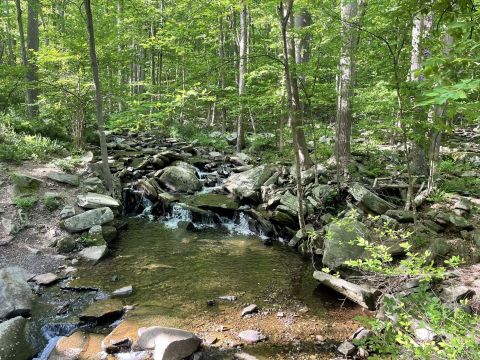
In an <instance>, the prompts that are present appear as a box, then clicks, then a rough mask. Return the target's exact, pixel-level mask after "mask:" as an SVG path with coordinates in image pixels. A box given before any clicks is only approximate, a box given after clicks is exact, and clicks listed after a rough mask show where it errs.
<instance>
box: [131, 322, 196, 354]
mask: <svg viewBox="0 0 480 360" xmlns="http://www.w3.org/2000/svg"><path fill="white" fill-rule="evenodd" d="M138 335H139V338H138V342H137V346H138V347H140V348H141V349H153V348H154V349H155V353H154V359H155V360H180V359H184V358H186V357H188V356H190V355H192V354H193V353H194V352H195V351H197V349H198V347H199V346H200V344H201V342H202V340H201V339H200V338H199V337H197V336H196V335H195V334H193V333H191V332H189V331H185V330H180V329H174V328H165V327H160V326H153V327H149V328H140V329H139V330H138Z"/></svg>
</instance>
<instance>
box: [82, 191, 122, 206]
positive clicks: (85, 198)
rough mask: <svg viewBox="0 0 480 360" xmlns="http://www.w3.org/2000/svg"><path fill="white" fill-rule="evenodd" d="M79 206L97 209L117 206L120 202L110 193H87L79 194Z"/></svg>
mask: <svg viewBox="0 0 480 360" xmlns="http://www.w3.org/2000/svg"><path fill="white" fill-rule="evenodd" d="M77 203H78V206H80V207H82V208H85V209H97V208H102V207H111V208H117V207H119V206H120V203H119V202H118V201H117V200H115V199H114V198H113V197H111V196H109V195H103V194H96V193H91V192H89V193H87V194H86V195H78V196H77Z"/></svg>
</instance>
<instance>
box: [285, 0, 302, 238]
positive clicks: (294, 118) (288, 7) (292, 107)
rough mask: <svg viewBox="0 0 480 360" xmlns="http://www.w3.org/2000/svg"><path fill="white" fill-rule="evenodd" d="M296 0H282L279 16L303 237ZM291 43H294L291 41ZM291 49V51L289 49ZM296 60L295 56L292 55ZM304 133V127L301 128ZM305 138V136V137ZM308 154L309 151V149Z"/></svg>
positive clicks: (299, 217)
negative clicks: (293, 64)
mask: <svg viewBox="0 0 480 360" xmlns="http://www.w3.org/2000/svg"><path fill="white" fill-rule="evenodd" d="M293 1H294V0H287V1H286V2H285V5H284V3H283V1H280V5H279V9H278V12H279V17H280V25H281V32H282V43H283V58H284V59H283V68H284V74H285V89H286V93H287V109H288V117H289V120H290V124H291V125H292V140H293V146H294V148H295V149H294V153H295V177H296V182H297V206H298V223H299V226H300V231H301V233H302V237H305V236H306V231H305V216H304V213H303V187H302V165H303V164H304V161H305V158H304V157H303V155H302V149H301V144H300V143H299V139H300V138H299V136H298V133H297V131H296V130H298V127H297V125H298V124H299V120H298V115H299V113H300V111H299V110H300V109H299V107H298V102H297V101H296V99H295V97H294V93H293V89H294V88H293V87H292V83H293V81H296V77H292V70H291V68H290V60H289V59H290V56H291V55H295V54H294V53H293V54H292V52H291V46H290V49H289V41H288V35H287V34H288V26H289V24H290V23H291V16H292V7H293ZM290 45H293V44H292V43H290ZM289 50H290V51H289ZM292 59H293V60H295V56H293V57H292ZM301 131H302V133H303V129H302V130H301ZM303 140H305V138H303ZM307 154H308V151H307Z"/></svg>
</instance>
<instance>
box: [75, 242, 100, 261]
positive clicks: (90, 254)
mask: <svg viewBox="0 0 480 360" xmlns="http://www.w3.org/2000/svg"><path fill="white" fill-rule="evenodd" d="M106 252H107V246H106V245H98V246H90V247H87V248H85V249H83V250H81V251H80V252H79V253H78V255H79V256H81V257H82V258H83V259H85V260H88V261H98V260H100V259H101V258H102V257H104V256H105V254H106Z"/></svg>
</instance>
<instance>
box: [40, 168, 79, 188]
mask: <svg viewBox="0 0 480 360" xmlns="http://www.w3.org/2000/svg"><path fill="white" fill-rule="evenodd" d="M47 178H49V179H50V180H53V181H56V182H59V183H63V184H69V185H72V186H79V185H80V177H79V176H78V175H71V174H66V173H61V172H57V171H51V172H49V173H48V174H47Z"/></svg>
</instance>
